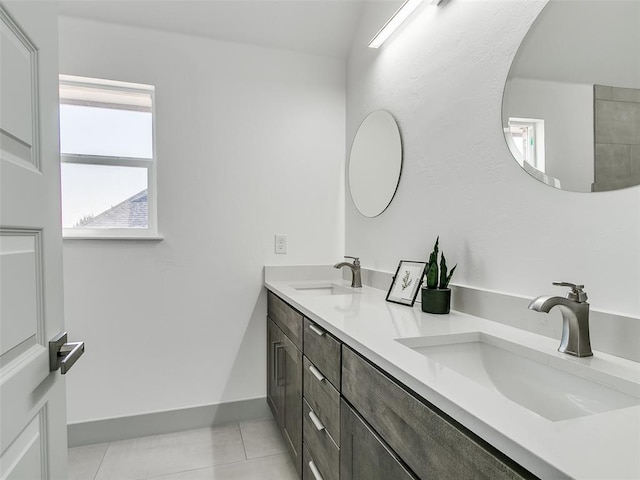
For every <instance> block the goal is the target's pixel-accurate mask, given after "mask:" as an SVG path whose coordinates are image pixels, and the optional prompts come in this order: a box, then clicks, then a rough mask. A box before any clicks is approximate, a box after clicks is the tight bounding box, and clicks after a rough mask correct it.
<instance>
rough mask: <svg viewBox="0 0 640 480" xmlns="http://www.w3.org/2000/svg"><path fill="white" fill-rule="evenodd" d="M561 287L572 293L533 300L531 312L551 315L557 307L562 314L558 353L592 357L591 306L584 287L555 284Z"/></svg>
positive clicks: (570, 284) (566, 283) (562, 283)
mask: <svg viewBox="0 0 640 480" xmlns="http://www.w3.org/2000/svg"><path fill="white" fill-rule="evenodd" d="M553 284H554V285H557V286H560V287H570V288H571V291H570V292H569V293H567V296H566V298H564V297H552V296H550V295H549V296H543V297H538V298H535V299H533V301H532V302H531V303H530V304H529V308H530V309H531V310H535V311H536V312H544V313H549V310H551V309H552V308H553V307H555V306H557V307H558V308H559V309H560V312H562V339H561V340H560V347H558V351H559V352H562V353H567V354H569V355H574V356H576V357H590V356H592V355H593V352H592V351H591V342H590V340H589V304H588V303H587V293H586V292H585V291H584V290H582V289H583V288H584V285H575V284H573V283H568V282H553Z"/></svg>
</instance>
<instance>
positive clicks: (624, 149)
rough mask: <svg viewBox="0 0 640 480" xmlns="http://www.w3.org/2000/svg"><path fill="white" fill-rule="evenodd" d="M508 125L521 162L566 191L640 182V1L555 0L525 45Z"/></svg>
mask: <svg viewBox="0 0 640 480" xmlns="http://www.w3.org/2000/svg"><path fill="white" fill-rule="evenodd" d="M502 122H503V123H502V126H503V129H504V134H505V138H506V141H507V145H508V146H509V149H510V150H511V153H512V154H513V156H514V158H515V159H516V161H517V162H518V163H519V164H520V166H522V168H524V169H525V170H526V171H527V172H528V173H529V174H530V175H531V176H533V177H534V178H536V179H538V180H539V181H541V182H544V183H546V184H548V185H552V186H554V187H557V188H561V189H563V190H571V191H575V192H592V191H593V192H595V191H603V190H616V189H620V188H625V187H630V186H633V185H639V184H640V1H624V0H622V1H619V0H577V1H566V0H549V2H548V3H547V5H546V6H545V7H544V9H543V10H542V11H541V13H540V15H539V16H538V18H537V19H536V21H535V22H534V24H533V25H532V27H531V29H530V30H529V32H528V33H527V36H526V37H525V39H524V41H523V42H522V45H521V46H520V48H519V50H518V52H517V54H516V56H515V59H514V61H513V64H512V66H511V70H510V72H509V76H508V79H507V83H506V86H505V90H504V97H503V102H502Z"/></svg>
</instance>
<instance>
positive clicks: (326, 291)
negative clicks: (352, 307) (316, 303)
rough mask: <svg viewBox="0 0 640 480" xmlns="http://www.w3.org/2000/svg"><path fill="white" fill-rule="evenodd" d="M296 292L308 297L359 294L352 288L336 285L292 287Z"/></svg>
mask: <svg viewBox="0 0 640 480" xmlns="http://www.w3.org/2000/svg"><path fill="white" fill-rule="evenodd" d="M291 286H292V287H293V288H294V289H295V290H297V291H298V292H300V293H304V294H306V295H352V294H354V293H360V292H357V291H355V290H353V289H351V288H347V287H343V286H342V285H338V284H335V283H325V284H317V285H291Z"/></svg>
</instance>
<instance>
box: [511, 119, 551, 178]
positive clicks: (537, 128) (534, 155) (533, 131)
mask: <svg viewBox="0 0 640 480" xmlns="http://www.w3.org/2000/svg"><path fill="white" fill-rule="evenodd" d="M514 127H518V128H526V129H527V131H528V132H529V135H528V138H529V139H530V140H532V144H529V145H526V146H525V148H526V149H527V150H528V152H527V154H526V155H525V156H524V157H523V155H522V153H521V152H520V150H519V149H518V147H516V145H515V143H514V142H513V133H512V128H514ZM504 131H505V134H506V135H507V138H508V140H507V144H508V145H509V149H510V150H511V153H512V154H513V156H514V157H515V158H516V160H518V163H520V165H521V166H523V165H522V164H523V163H524V162H527V163H528V164H529V165H531V166H532V167H533V168H535V169H536V170H538V171H540V172H542V173H544V172H545V171H546V163H545V138H544V120H542V119H539V118H519V117H509V122H508V126H507V127H506V128H505V129H504Z"/></svg>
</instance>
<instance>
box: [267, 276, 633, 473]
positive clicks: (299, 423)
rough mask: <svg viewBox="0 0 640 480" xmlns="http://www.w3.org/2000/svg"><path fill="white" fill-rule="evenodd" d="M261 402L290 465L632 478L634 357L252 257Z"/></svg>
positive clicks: (304, 469) (315, 469) (323, 469)
mask: <svg viewBox="0 0 640 480" xmlns="http://www.w3.org/2000/svg"><path fill="white" fill-rule="evenodd" d="M265 286H266V288H267V290H268V319H267V323H268V327H267V332H268V334H267V357H268V358H267V365H268V401H269V405H270V407H271V409H272V411H273V413H274V416H275V418H276V420H277V423H278V425H279V427H280V430H281V432H282V435H283V438H284V440H285V443H286V444H287V448H288V450H289V453H290V454H291V456H292V458H293V461H294V464H295V466H296V468H297V470H298V472H299V474H300V476H301V477H302V478H303V479H305V480H307V479H311V480H320V479H324V480H337V479H341V480H348V479H354V480H355V479H362V480H365V479H367V480H375V479H380V480H382V479H385V480H388V479H394V480H395V479H405V478H406V479H416V478H418V479H447V478H451V479H464V478H468V479H480V478H486V479H523V478H544V479H547V478H601V479H618V478H620V479H622V478H640V453H639V452H640V364H638V363H636V362H633V361H630V360H625V359H622V358H619V357H615V356H612V355H608V354H604V353H601V352H598V351H595V352H594V356H592V357H586V358H577V357H572V356H568V355H566V354H563V353H560V352H558V351H557V349H558V339H552V338H548V337H545V336H542V335H538V334H535V333H531V332H528V331H525V330H521V329H518V328H514V327H511V326H508V325H504V324H502V323H498V322H494V321H490V320H486V319H483V318H478V317H475V316H472V315H468V314H464V313H460V312H456V311H452V312H451V313H450V314H449V315H430V314H427V313H423V312H421V310H420V308H419V306H416V307H414V308H410V307H407V306H403V305H397V304H392V303H389V302H386V301H385V295H386V292H385V291H383V290H379V289H376V288H372V287H370V286H367V285H365V286H363V287H362V288H351V287H349V283H348V282H346V281H344V280H342V279H340V278H339V277H337V276H336V275H335V274H334V273H331V271H330V267H329V268H326V269H323V268H319V267H266V268H265Z"/></svg>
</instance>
